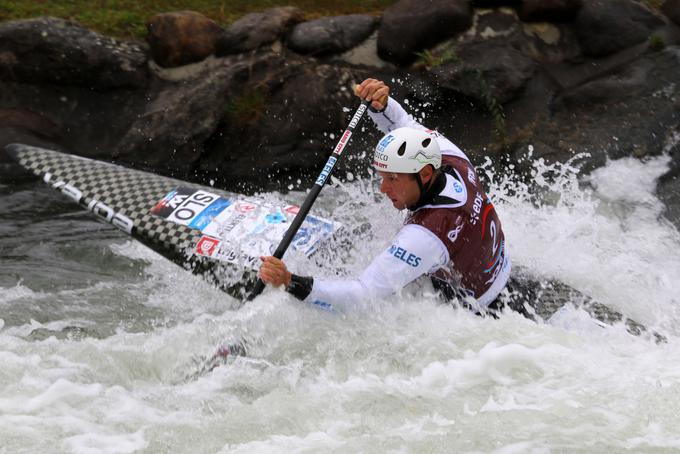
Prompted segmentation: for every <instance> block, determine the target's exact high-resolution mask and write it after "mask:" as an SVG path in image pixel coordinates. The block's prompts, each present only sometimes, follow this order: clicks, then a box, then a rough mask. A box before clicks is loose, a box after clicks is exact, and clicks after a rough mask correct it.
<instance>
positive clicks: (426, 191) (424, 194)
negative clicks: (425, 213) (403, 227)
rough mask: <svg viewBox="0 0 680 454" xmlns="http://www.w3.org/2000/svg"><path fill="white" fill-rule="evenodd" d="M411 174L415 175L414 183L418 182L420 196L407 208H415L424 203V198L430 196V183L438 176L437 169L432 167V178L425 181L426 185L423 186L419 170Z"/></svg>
mask: <svg viewBox="0 0 680 454" xmlns="http://www.w3.org/2000/svg"><path fill="white" fill-rule="evenodd" d="M413 176H414V177H415V179H416V183H417V184H418V189H419V190H420V196H419V197H418V201H417V202H416V203H415V204H414V205H412V206H410V207H408V209H409V210H415V209H416V208H417V207H420V206H422V205H424V204H425V202H426V200H427V199H428V198H430V197H431V194H430V191H429V189H430V188H432V185H433V183H434V181H435V180H436V179H437V177H438V176H439V173H438V171H437V169H434V173H433V174H432V178H430V181H429V182H428V183H427V187H425V185H424V184H423V180H422V179H421V178H420V172H416V173H414V174H413Z"/></svg>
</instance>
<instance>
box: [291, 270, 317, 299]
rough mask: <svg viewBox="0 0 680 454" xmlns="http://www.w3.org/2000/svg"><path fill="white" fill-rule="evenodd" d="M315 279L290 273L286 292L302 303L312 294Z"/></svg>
mask: <svg viewBox="0 0 680 454" xmlns="http://www.w3.org/2000/svg"><path fill="white" fill-rule="evenodd" d="M313 286H314V278H313V277H309V276H298V275H297V274H293V273H290V280H289V281H288V284H287V285H286V291H287V292H288V293H290V294H291V295H293V296H294V297H295V298H297V299H299V300H300V301H302V300H304V299H305V298H307V296H309V294H310V293H312V287H313Z"/></svg>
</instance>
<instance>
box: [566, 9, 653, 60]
mask: <svg viewBox="0 0 680 454" xmlns="http://www.w3.org/2000/svg"><path fill="white" fill-rule="evenodd" d="M663 25H664V21H663V19H662V18H661V17H660V16H659V15H658V14H657V13H655V12H654V11H652V10H651V9H650V8H649V7H647V6H645V5H644V4H642V3H638V2H635V1H632V0H591V1H587V2H585V3H584V4H583V7H582V8H581V9H580V10H579V13H578V15H577V16H576V20H575V22H574V30H575V32H576V34H577V36H578V39H579V43H580V45H581V49H582V50H583V53H584V54H585V55H587V56H591V57H602V56H605V55H610V54H613V53H614V52H617V51H620V50H622V49H625V48H627V47H631V46H633V45H635V44H638V43H640V42H642V41H645V40H646V39H648V38H649V37H650V35H651V34H652V32H653V31H654V30H655V29H657V28H658V27H661V26H663Z"/></svg>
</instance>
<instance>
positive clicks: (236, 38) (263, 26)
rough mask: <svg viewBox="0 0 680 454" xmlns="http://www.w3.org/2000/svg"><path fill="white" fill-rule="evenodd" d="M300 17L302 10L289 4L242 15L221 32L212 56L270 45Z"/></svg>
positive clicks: (281, 36)
mask: <svg viewBox="0 0 680 454" xmlns="http://www.w3.org/2000/svg"><path fill="white" fill-rule="evenodd" d="M302 19H303V14H302V10H300V9H299V8H296V7H293V6H284V7H279V8H271V9H268V10H266V11H263V12H261V13H251V14H246V15H245V16H243V17H242V18H240V19H239V20H237V21H236V22H234V23H233V24H231V26H229V28H227V29H226V30H225V31H224V33H223V34H222V36H221V37H220V38H219V39H218V41H217V45H216V47H217V49H216V51H215V55H217V56H218V57H223V56H225V55H231V54H238V53H242V52H249V51H251V50H255V49H258V48H260V47H262V46H265V45H267V44H271V43H273V42H274V41H277V40H279V39H281V38H283V37H285V36H286V35H287V34H288V32H289V30H290V28H291V27H292V26H293V25H295V24H297V23H299V22H301V21H302Z"/></svg>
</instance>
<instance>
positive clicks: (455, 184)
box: [453, 180, 464, 194]
mask: <svg viewBox="0 0 680 454" xmlns="http://www.w3.org/2000/svg"><path fill="white" fill-rule="evenodd" d="M453 190H454V191H455V192H456V194H460V193H461V192H463V190H464V188H463V185H462V184H460V183H459V182H458V181H456V180H454V181H453Z"/></svg>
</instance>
